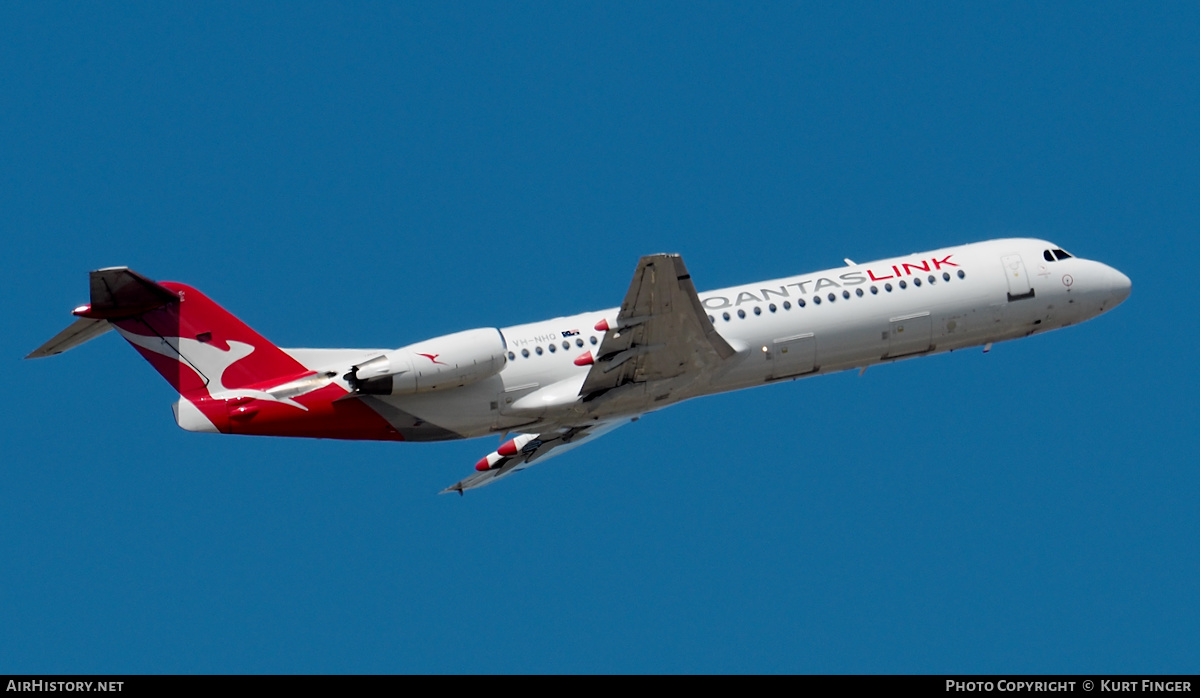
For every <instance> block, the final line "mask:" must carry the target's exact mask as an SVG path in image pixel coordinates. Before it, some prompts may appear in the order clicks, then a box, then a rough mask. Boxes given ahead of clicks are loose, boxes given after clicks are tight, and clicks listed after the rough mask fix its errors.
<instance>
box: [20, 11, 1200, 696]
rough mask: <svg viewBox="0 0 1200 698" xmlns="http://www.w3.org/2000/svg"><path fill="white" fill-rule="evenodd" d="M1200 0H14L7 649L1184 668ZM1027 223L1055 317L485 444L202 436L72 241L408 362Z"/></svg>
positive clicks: (314, 659) (172, 667)
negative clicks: (639, 284)
mask: <svg viewBox="0 0 1200 698" xmlns="http://www.w3.org/2000/svg"><path fill="white" fill-rule="evenodd" d="M1197 36H1200V7H1198V6H1197V5H1196V4H1195V3H1185V2H1169V3H1153V4H1150V5H1148V6H1147V5H1146V4H1135V3H1123V4H1112V3H1003V4H994V3H993V4H985V3H893V4H876V3H866V4H862V3H813V4H794V3H756V4H754V5H753V6H750V7H743V6H741V5H740V4H734V3H725V4H717V3H697V2H688V3H667V2H662V3H649V4H648V3H611V2H607V3H582V2H572V3H561V4H549V3H453V4H452V3H423V4H417V5H405V4H398V3H379V4H371V3H352V4H351V5H350V6H341V7H339V6H333V5H309V4H301V3H280V4H267V3H256V4H249V3H228V4H220V3H204V4H203V5H199V6H182V5H179V4H162V3H127V4H120V5H114V4H111V3H62V4H51V3H20V4H15V3H8V4H5V5H4V6H3V7H2V8H0V94H2V95H3V97H2V100H3V104H4V108H3V109H0V133H2V134H3V135H4V138H3V146H2V147H0V211H2V212H3V223H2V228H0V230H3V239H4V243H5V246H6V248H7V252H8V258H9V260H10V262H9V265H8V273H7V277H8V285H7V288H8V290H7V291H6V292H5V293H4V294H3V296H0V297H2V298H3V299H4V310H5V313H6V315H7V316H8V318H9V322H8V323H7V331H6V332H4V334H3V337H2V338H0V342H2V343H3V349H4V351H3V357H4V358H3V360H4V361H6V362H8V363H7V366H8V369H9V371H8V375H9V380H7V381H5V382H4V383H3V387H2V388H0V389H2V390H3V396H2V397H3V402H4V404H5V405H7V406H8V407H7V408H6V410H5V417H6V423H7V428H6V429H5V430H4V431H3V435H2V436H0V439H2V440H3V441H2V443H3V454H4V455H3V459H2V460H0V492H2V493H3V494H2V496H0V553H2V555H3V559H4V565H3V566H2V567H0V627H3V628H4V630H3V632H0V671H16V672H30V673H44V672H72V673H102V672H367V671H369V672H574V671H582V672H594V671H602V672H609V671H615V672H659V671H665V672H726V671H733V672H743V671H753V672H776V671H779V672H1035V673H1036V672H1067V673H1074V672H1079V673H1121V672H1189V671H1194V670H1195V668H1196V666H1197V661H1198V659H1200V656H1198V650H1197V648H1198V647H1200V618H1198V616H1197V613H1196V609H1197V607H1200V591H1198V590H1200V585H1198V584H1197V581H1196V580H1197V578H1198V577H1200V552H1198V550H1200V546H1198V545H1197V542H1198V536H1200V513H1198V512H1197V507H1196V501H1197V494H1198V489H1200V472H1198V470H1197V465H1198V464H1197V459H1196V453H1197V447H1198V446H1200V444H1198V439H1197V436H1196V428H1195V424H1196V419H1197V416H1198V415H1197V411H1198V410H1197V407H1196V402H1195V395H1194V393H1195V387H1196V384H1197V369H1196V365H1195V359H1194V358H1193V356H1192V354H1193V353H1194V349H1195V347H1196V343H1197V332H1196V331H1195V329H1194V327H1193V323H1192V322H1191V320H1190V318H1191V317H1192V316H1193V315H1194V314H1195V313H1194V309H1193V307H1192V305H1193V304H1192V302H1191V299H1192V298H1193V296H1192V294H1191V291H1192V290H1193V287H1194V284H1193V283H1191V282H1190V281H1189V280H1188V278H1189V276H1190V274H1191V273H1192V272H1193V267H1194V266H1195V261H1196V259H1197V252H1198V243H1197V232H1198V231H1200V128H1197V125H1198V124H1200V91H1198V89H1197V85H1200V48H1198V44H1197V42H1196V37H1197ZM1010 235H1031V236H1037V237H1044V238H1048V239H1051V240H1054V241H1056V242H1058V243H1059V244H1060V245H1062V246H1064V247H1065V248H1066V249H1068V250H1070V251H1072V252H1073V253H1075V254H1077V255H1080V256H1084V257H1089V258H1093V259H1098V260H1101V261H1104V262H1106V263H1109V264H1112V265H1113V266H1116V267H1118V268H1119V269H1121V270H1122V271H1124V272H1125V273H1126V274H1128V275H1129V276H1130V277H1131V278H1132V279H1133V286H1134V288H1133V295H1132V297H1131V298H1130V299H1129V300H1128V301H1127V302H1126V303H1125V304H1124V305H1122V306H1121V307H1119V308H1118V309H1116V310H1115V311H1114V312H1112V313H1111V314H1108V315H1105V316H1102V317H1100V318H1098V319H1096V320H1093V321H1090V322H1088V323H1086V324H1084V325H1081V326H1078V327H1073V328H1069V329H1067V330H1064V331H1060V332H1054V333H1051V334H1048V335H1044V336H1040V337H1034V338H1030V339H1027V340H1022V341H1018V342H1012V343H1008V344H1003V345H998V346H997V347H996V348H995V349H994V350H993V351H992V352H991V353H990V354H988V355H983V354H982V353H981V352H979V351H964V352H956V353H955V354H953V355H946V356H937V357H929V358H923V359H919V360H914V361H907V362H902V363H899V364H895V365H891V366H883V367H878V368H873V369H871V370H870V371H868V372H867V373H866V374H865V375H864V376H862V377H859V376H857V375H856V374H853V373H850V374H840V375H834V376H826V377H819V378H814V379H812V380H804V381H799V382H794V383H788V384H785V385H774V386H770V387H764V388H760V389H757V390H752V391H745V392H741V393H735V394H730V395H724V396H717V397H711V398H706V399H703V400H697V401H693V402H690V403H686V404H683V405H679V406H676V407H674V408H672V409H670V410H667V411H664V412H660V413H656V414H653V415H650V416H648V417H646V418H645V419H643V420H641V421H640V422H639V423H637V424H635V425H632V426H629V427H626V428H625V429H621V430H620V431H618V432H615V433H613V434H612V435H610V436H607V437H605V438H604V439H602V440H600V441H598V442H596V443H593V444H590V445H588V446H586V447H584V448H580V449H578V450H576V451H573V452H572V453H571V454H570V455H568V456H564V457H562V458H559V459H556V460H554V461H551V462H550V463H547V464H546V465H545V466H543V467H539V468H535V469H533V470H531V471H529V472H528V473H526V474H524V475H522V476H520V477H517V478H513V479H509V480H506V481H504V482H503V483H500V484H498V485H496V486H494V487H489V488H486V489H484V490H480V491H478V492H473V493H470V496H467V497H463V498H458V497H439V496H437V495H436V493H437V492H438V491H439V490H440V489H441V488H442V487H444V486H446V485H448V484H450V483H452V482H455V481H456V480H458V479H459V478H460V477H461V476H463V475H465V474H467V473H469V472H471V467H472V465H473V464H474V463H475V461H476V460H478V458H479V457H480V456H482V455H483V454H485V453H487V452H488V451H490V450H492V449H493V448H494V447H495V445H496V443H495V441H494V440H491V439H485V440H478V441H466V442H454V443H443V444H372V443H341V442H331V441H305V440H282V439H266V438H250V437H246V438H243V437H220V436H211V435H197V434H189V433H186V432H183V431H181V430H180V429H178V428H177V427H176V426H175V425H174V423H173V420H172V417H171V412H170V403H171V402H172V400H173V399H174V398H173V396H172V393H171V391H170V388H169V387H168V386H167V385H166V384H165V383H164V382H163V381H162V380H161V378H159V376H158V375H156V374H155V373H154V372H153V371H152V370H151V369H150V368H149V367H148V366H147V365H145V364H144V362H142V361H141V360H140V359H139V358H138V357H137V355H136V354H135V353H134V352H133V350H131V349H130V348H129V347H128V346H127V345H125V344H124V343H123V342H121V341H120V340H119V339H118V338H117V337H116V336H114V335H108V336H105V337H104V338H102V339H100V340H97V341H96V342H93V343H91V344H89V345H87V346H85V347H82V348H80V349H78V350H75V351H72V352H70V353H68V354H65V355H63V356H60V357H55V358H53V359H47V360H42V361H37V362H25V361H22V359H21V357H22V356H24V355H25V354H26V353H28V352H29V351H30V350H31V349H33V348H34V347H36V346H37V345H38V344H40V343H41V342H42V341H44V340H45V339H47V338H48V337H50V336H51V335H53V334H54V333H55V332H57V331H58V330H59V329H61V327H63V326H65V324H66V323H67V322H69V320H70V316H69V315H68V312H69V310H70V308H72V307H74V306H75V305H77V304H78V303H80V302H84V301H86V299H87V276H86V273H87V271H88V270H90V269H95V268H99V267H103V266H110V265H128V266H131V267H133V268H134V269H137V270H138V271H140V272H142V273H144V274H146V275H148V276H150V277H152V278H157V279H162V280H175V281H183V282H187V283H190V284H193V285H195V286H198V287H200V288H202V289H203V290H204V291H205V292H206V293H207V294H209V295H210V296H211V297H213V298H214V299H215V300H217V301H218V302H219V303H221V304H223V305H224V306H225V307H227V308H228V309H230V310H231V311H232V312H234V313H236V314H237V315H239V317H241V318H242V319H243V320H245V321H246V322H247V323H249V324H250V325H251V326H253V327H254V328H255V329H257V330H258V331H259V332H261V333H262V334H263V335H265V336H266V337H268V338H270V339H272V340H273V341H275V342H276V343H277V344H280V345H282V346H350V347H354V346H400V345H404V344H407V343H409V342H412V341H416V340H419V339H424V338H426V337H430V336H435V335H438V334H444V333H448V332H453V331H457V330H462V329H468V328H473V327H484V326H496V325H505V324H513V323H518V322H526V321H532V320H537V319H541V318H545V317H552V316H555V315H561V314H567V313H572V312H577V311H582V310H586V309H595V308H604V307H608V306H613V305H616V304H618V303H619V302H620V299H621V297H622V295H623V294H624V292H625V290H626V288H627V286H628V283H629V278H630V276H631V274H632V271H633V268H634V266H635V264H636V261H637V258H638V256H639V255H642V254H646V253H652V252H660V251H670V252H679V253H682V254H683V256H684V259H685V260H686V261H687V263H688V266H689V269H690V271H691V272H692V275H693V277H694V279H695V280H696V282H697V285H698V286H699V287H700V288H702V289H704V288H718V287H722V286H727V285H732V284H737V283H743V282H750V281H754V280H759V279H766V278H773V277H778V276H784V275H790V274H799V273H804V272H808V271H813V270H817V269H822V268H827V267H831V266H837V265H839V264H840V263H841V260H842V258H843V257H851V258H854V259H856V260H858V261H865V260H868V259H872V258H879V257H884V256H890V255H896V254H904V253H908V252H913V251H919V250H925V249H932V248H936V247H941V246H945V245H951V244H958V243H964V242H970V241H974V240H982V239H987V238H992V237H1002V236H1010Z"/></svg>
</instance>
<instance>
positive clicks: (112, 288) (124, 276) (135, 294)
mask: <svg viewBox="0 0 1200 698" xmlns="http://www.w3.org/2000/svg"><path fill="white" fill-rule="evenodd" d="M89 281H90V282H91V290H92V299H91V300H92V302H91V307H90V308H88V309H87V311H86V312H77V314H78V315H82V316H84V317H91V318H104V319H106V320H108V319H116V318H128V317H134V316H136V315H141V314H142V313H144V312H147V311H150V310H154V309H155V308H160V307H162V306H164V305H167V304H168V303H178V302H179V295H178V294H176V293H175V292H174V291H171V290H170V289H168V288H166V287H164V286H162V285H160V284H157V283H155V282H153V281H151V280H150V279H147V278H146V277H144V276H142V275H141V274H139V273H137V272H136V271H133V270H132V269H130V268H129V267H109V268H108V269H97V270H96V271H94V272H92V273H91V274H90V275H89Z"/></svg>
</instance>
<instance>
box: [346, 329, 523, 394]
mask: <svg viewBox="0 0 1200 698" xmlns="http://www.w3.org/2000/svg"><path fill="white" fill-rule="evenodd" d="M507 361H508V357H507V347H506V346H505V343H504V336H503V335H501V334H500V330H497V329H495V328H490V327H489V328H486V329H480V330H467V331H465V332H455V333H454V334H448V335H445V336H443V337H436V338H434V339H427V340H425V341H424V342H417V343H416V344H410V345H408V346H407V347H402V348H400V349H397V350H396V351H390V352H388V353H386V354H383V355H382V356H377V357H375V358H373V359H371V360H370V361H366V362H363V363H361V364H359V365H357V366H355V367H354V368H352V369H351V370H350V373H348V374H346V380H347V381H349V382H350V384H351V385H352V386H354V387H355V388H356V389H357V390H358V391H359V392H362V393H368V394H370V395H411V394H413V393H425V392H429V391H432V390H445V389H447V388H458V387H461V386H464V385H470V384H471V383H475V382H477V381H481V380H483V379H484V378H487V377H489V376H494V375H496V374H497V373H499V372H500V369H502V368H504V364H505V363H506V362H507Z"/></svg>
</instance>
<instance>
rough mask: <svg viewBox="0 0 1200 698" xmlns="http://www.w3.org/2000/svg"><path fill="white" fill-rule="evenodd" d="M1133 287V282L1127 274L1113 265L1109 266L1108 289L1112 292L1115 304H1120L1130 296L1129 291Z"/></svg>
mask: <svg viewBox="0 0 1200 698" xmlns="http://www.w3.org/2000/svg"><path fill="white" fill-rule="evenodd" d="M1132 288H1133V282H1132V281H1130V280H1129V277H1128V276H1125V275H1124V274H1122V273H1121V272H1119V271H1117V270H1116V269H1113V268H1112V267H1109V268H1108V289H1109V292H1110V293H1111V294H1112V297H1113V301H1114V302H1113V305H1114V306H1116V305H1119V304H1120V303H1122V302H1123V301H1124V300H1125V299H1126V298H1128V297H1129V291H1130V290H1131V289H1132Z"/></svg>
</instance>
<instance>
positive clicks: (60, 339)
mask: <svg viewBox="0 0 1200 698" xmlns="http://www.w3.org/2000/svg"><path fill="white" fill-rule="evenodd" d="M111 329H112V325H110V324H108V320H97V319H94V318H87V317H81V318H79V319H78V320H76V321H75V322H72V323H71V324H70V326H69V327H67V329H65V330H63V331H62V332H59V333H58V334H56V335H54V337H52V338H51V339H50V341H48V342H46V343H45V344H43V345H42V346H40V347H38V348H37V349H34V350H33V351H31V352H30V353H29V356H26V357H25V358H27V359H42V358H45V357H47V356H54V355H55V354H61V353H63V352H64V351H66V350H68V349H74V348H75V347H77V346H79V345H80V344H83V343H84V342H86V341H88V340H89V339H95V338H96V337H99V336H100V335H102V334H104V333H105V332H108V331H109V330H111Z"/></svg>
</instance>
